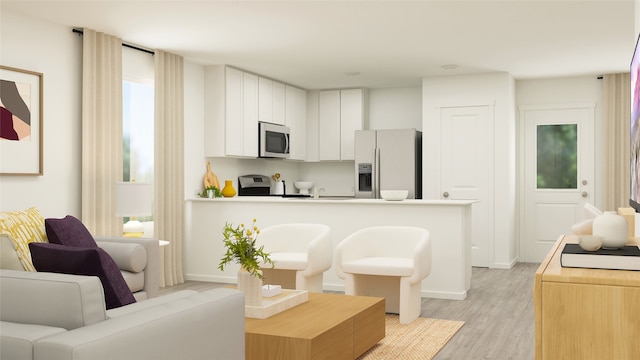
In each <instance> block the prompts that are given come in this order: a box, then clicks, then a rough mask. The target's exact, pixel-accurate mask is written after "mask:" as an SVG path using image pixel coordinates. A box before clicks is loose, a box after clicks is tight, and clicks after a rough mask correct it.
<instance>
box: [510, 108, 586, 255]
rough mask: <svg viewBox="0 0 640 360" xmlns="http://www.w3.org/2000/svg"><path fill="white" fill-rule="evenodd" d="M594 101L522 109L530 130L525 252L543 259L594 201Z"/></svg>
mask: <svg viewBox="0 0 640 360" xmlns="http://www.w3.org/2000/svg"><path fill="white" fill-rule="evenodd" d="M594 107H595V105H594V104H577V105H562V106H553V107H544V106H529V107H522V108H521V109H520V121H521V124H522V128H523V129H524V137H523V138H524V151H523V155H524V156H523V157H524V159H522V158H521V159H522V160H524V161H523V162H522V164H523V165H522V166H521V167H523V172H522V173H523V177H524V179H523V180H522V181H521V184H523V190H524V204H523V211H522V212H521V219H522V220H521V222H520V223H521V224H522V225H521V229H522V232H521V237H520V238H521V239H522V245H523V246H521V254H520V258H521V259H522V260H523V261H525V262H541V261H542V260H543V259H544V257H545V256H546V254H547V253H548V252H549V250H550V249H551V246H552V245H553V244H554V243H555V241H556V240H557V239H558V236H560V235H562V234H570V233H571V226H572V225H573V224H575V223H577V222H579V221H582V220H584V210H583V206H584V203H585V202H591V203H593V189H594V184H593V181H594V156H595V152H594V146H593V144H594V131H593V128H594Z"/></svg>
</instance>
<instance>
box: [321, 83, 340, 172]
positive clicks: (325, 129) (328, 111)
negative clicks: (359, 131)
mask: <svg viewBox="0 0 640 360" xmlns="http://www.w3.org/2000/svg"><path fill="white" fill-rule="evenodd" d="M318 158H319V159H320V160H321V161H322V160H340V90H328V91H320V94H319V98H318Z"/></svg>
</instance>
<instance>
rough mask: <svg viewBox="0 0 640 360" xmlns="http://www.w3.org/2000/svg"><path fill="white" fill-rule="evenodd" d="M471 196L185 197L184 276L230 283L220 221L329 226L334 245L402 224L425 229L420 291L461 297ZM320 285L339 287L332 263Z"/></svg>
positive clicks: (467, 267) (467, 279)
mask: <svg viewBox="0 0 640 360" xmlns="http://www.w3.org/2000/svg"><path fill="white" fill-rule="evenodd" d="M474 202H475V201H474V200H404V201H385V200H374V199H353V198H350V199H333V198H332V199H323V198H320V199H310V198H280V197H251V196H250V197H235V198H219V199H190V200H187V201H186V214H185V215H186V229H185V234H186V237H185V240H186V241H185V277H186V279H187V280H197V281H212V282H222V283H235V282H236V273H237V271H238V267H237V265H235V264H233V265H234V266H229V267H228V268H227V269H226V270H225V271H224V272H223V271H220V270H218V268H217V267H218V263H219V261H220V259H221V258H222V257H223V255H224V247H223V245H222V229H223V227H224V225H225V223H227V222H228V223H232V224H234V225H239V224H242V223H244V224H250V223H251V222H252V220H253V219H254V218H255V219H257V225H258V227H259V228H265V227H267V226H270V225H276V224H282V223H320V224H326V225H328V226H329V227H331V235H332V239H333V248H334V249H335V247H336V245H337V244H338V243H340V242H341V241H342V240H343V239H344V238H345V237H347V236H348V235H350V234H351V233H353V232H355V231H356V230H359V229H362V228H364V227H369V226H377V225H405V226H418V227H422V228H425V229H427V230H429V232H430V235H431V254H432V259H431V261H432V262H431V274H430V275H429V276H428V277H427V278H426V279H425V280H424V281H423V283H422V296H423V297H431V298H441V299H454V300H463V299H465V298H466V296H467V291H468V290H469V288H470V285H471V236H472V234H471V206H472V204H473V203H474ZM324 289H325V290H334V291H343V290H344V283H343V281H342V280H341V279H340V278H338V276H337V275H336V273H335V268H334V267H333V266H332V268H331V269H329V270H328V271H327V272H325V274H324Z"/></svg>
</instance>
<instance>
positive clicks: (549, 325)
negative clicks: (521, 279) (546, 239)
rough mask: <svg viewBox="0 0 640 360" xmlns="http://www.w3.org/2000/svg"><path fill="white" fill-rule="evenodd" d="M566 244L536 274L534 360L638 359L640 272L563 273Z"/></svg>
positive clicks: (566, 238) (573, 239)
mask: <svg viewBox="0 0 640 360" xmlns="http://www.w3.org/2000/svg"><path fill="white" fill-rule="evenodd" d="M566 243H577V238H576V237H575V236H560V238H558V240H557V241H556V244H555V245H554V247H553V248H552V249H551V251H550V252H549V254H547V257H546V258H545V259H544V261H543V262H542V263H541V264H540V267H539V268H538V270H537V271H536V275H535V283H534V288H533V297H534V309H535V327H536V341H535V359H536V360H542V359H546V360H549V359H581V360H583V359H598V360H600V359H640V271H623V270H600V269H578V268H563V267H561V266H560V254H561V253H562V249H563V248H564V244H566Z"/></svg>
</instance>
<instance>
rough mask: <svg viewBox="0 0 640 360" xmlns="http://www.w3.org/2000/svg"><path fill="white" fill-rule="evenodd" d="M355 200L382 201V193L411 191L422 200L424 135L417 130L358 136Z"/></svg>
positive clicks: (368, 132) (411, 195) (369, 132)
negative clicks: (383, 191)
mask: <svg viewBox="0 0 640 360" xmlns="http://www.w3.org/2000/svg"><path fill="white" fill-rule="evenodd" d="M355 182H356V183H355V193H356V198H369V199H379V198H380V190H409V195H408V196H407V198H408V199H422V132H420V131H417V130H416V129H398V130H358V131H356V133H355Z"/></svg>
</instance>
